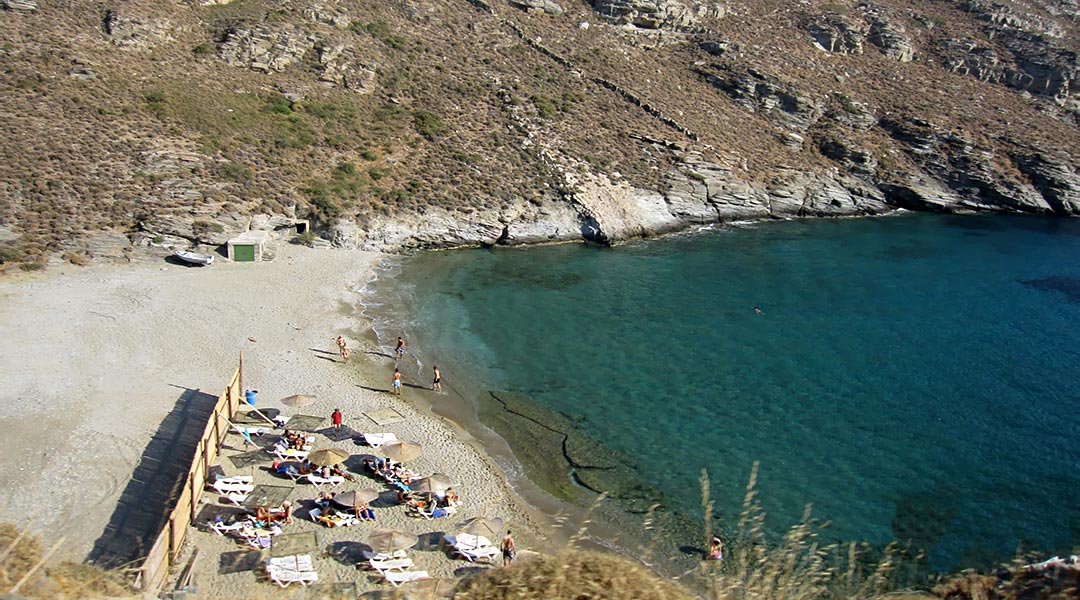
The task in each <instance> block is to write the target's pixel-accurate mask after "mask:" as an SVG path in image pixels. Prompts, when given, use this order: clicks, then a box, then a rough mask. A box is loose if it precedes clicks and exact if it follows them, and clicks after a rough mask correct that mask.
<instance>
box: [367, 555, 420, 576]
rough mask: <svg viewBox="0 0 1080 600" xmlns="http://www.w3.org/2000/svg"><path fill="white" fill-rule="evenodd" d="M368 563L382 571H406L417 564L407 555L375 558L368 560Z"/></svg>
mask: <svg viewBox="0 0 1080 600" xmlns="http://www.w3.org/2000/svg"><path fill="white" fill-rule="evenodd" d="M368 565H369V566H370V567H371V568H372V569H375V570H376V571H379V572H380V573H381V572H383V571H405V570H407V569H411V568H413V567H415V566H416V565H415V564H413V560H412V559H411V558H409V557H407V556H406V557H405V558H389V559H383V560H380V559H375V558H373V559H371V560H369V561H368Z"/></svg>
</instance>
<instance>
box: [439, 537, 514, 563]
mask: <svg viewBox="0 0 1080 600" xmlns="http://www.w3.org/2000/svg"><path fill="white" fill-rule="evenodd" d="M443 541H444V542H446V543H447V544H448V545H449V546H450V549H451V550H450V551H451V554H457V555H459V556H461V557H462V558H464V559H465V560H467V561H469V562H476V561H477V560H481V559H485V560H490V559H493V558H495V557H496V556H498V555H499V554H500V550H499V549H498V548H497V547H496V546H495V545H494V544H492V543H491V540H489V539H488V538H486V537H484V536H482V535H473V534H471V533H459V534H458V535H445V536H443Z"/></svg>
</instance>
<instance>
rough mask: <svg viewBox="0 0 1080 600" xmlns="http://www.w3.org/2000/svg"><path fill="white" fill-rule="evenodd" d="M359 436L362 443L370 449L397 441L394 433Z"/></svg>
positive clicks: (363, 434)
mask: <svg viewBox="0 0 1080 600" xmlns="http://www.w3.org/2000/svg"><path fill="white" fill-rule="evenodd" d="M360 435H362V436H364V442H365V443H366V444H367V445H368V446H371V447H372V448H378V447H379V446H382V445H383V444H389V443H390V442H396V441H398V438H397V434H394V433H362V434H360Z"/></svg>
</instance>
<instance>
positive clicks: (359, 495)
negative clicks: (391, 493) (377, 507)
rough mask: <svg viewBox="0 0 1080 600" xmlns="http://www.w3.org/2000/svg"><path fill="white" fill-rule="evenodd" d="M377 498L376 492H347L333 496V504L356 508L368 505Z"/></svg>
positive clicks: (377, 493)
mask: <svg viewBox="0 0 1080 600" xmlns="http://www.w3.org/2000/svg"><path fill="white" fill-rule="evenodd" d="M378 497H379V492H378V491H377V490H349V491H347V492H341V493H340V494H337V495H335V496H334V503H335V504H340V505H342V506H347V507H349V508H356V507H357V506H360V505H361V504H368V503H370V502H371V501H372V500H374V499H376V498H378Z"/></svg>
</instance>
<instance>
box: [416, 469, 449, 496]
mask: <svg viewBox="0 0 1080 600" xmlns="http://www.w3.org/2000/svg"><path fill="white" fill-rule="evenodd" d="M450 487H452V485H451V483H450V478H449V477H447V476H446V475H444V474H442V473H435V474H434V475H430V476H428V477H424V478H421V479H417V480H416V481H414V482H412V483H410V484H409V489H410V490H412V491H414V492H427V493H429V494H441V493H443V492H445V491H446V490H448V489H449V488H450Z"/></svg>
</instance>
